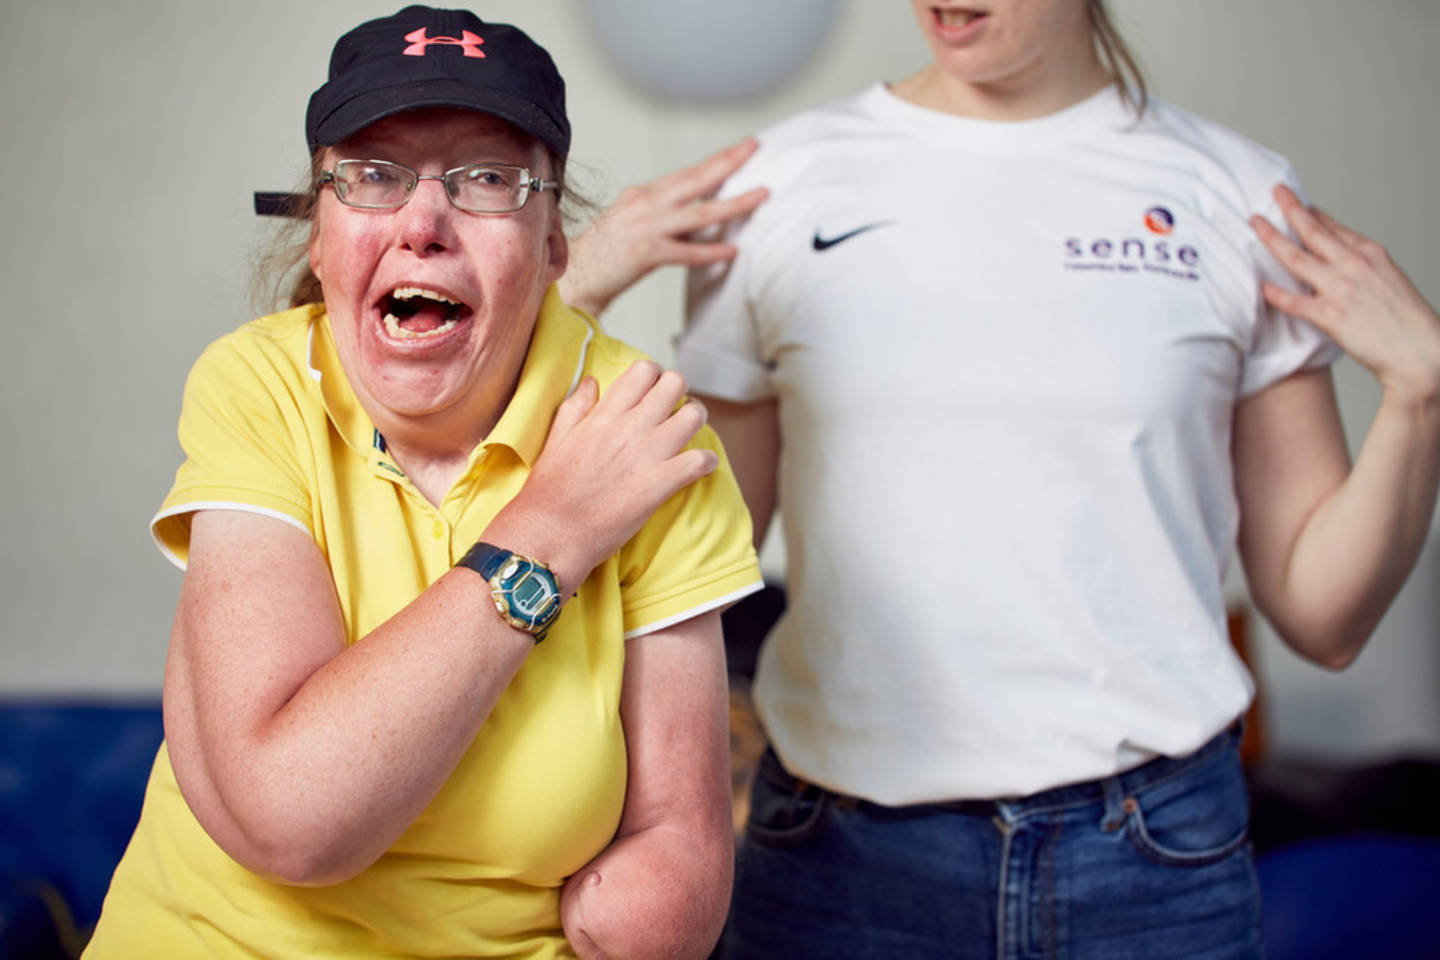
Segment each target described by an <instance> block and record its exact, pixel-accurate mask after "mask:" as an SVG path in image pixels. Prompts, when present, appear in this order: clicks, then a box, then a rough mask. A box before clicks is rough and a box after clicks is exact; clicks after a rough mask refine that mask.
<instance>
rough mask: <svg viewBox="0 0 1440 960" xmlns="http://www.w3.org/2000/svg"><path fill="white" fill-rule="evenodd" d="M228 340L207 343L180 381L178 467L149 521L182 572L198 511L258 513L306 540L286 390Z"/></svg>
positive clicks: (308, 525)
mask: <svg viewBox="0 0 1440 960" xmlns="http://www.w3.org/2000/svg"><path fill="white" fill-rule="evenodd" d="M280 380H281V378H280V377H279V375H278V374H277V373H276V372H275V371H273V370H267V369H266V368H265V366H264V364H263V362H253V361H247V359H246V358H245V357H242V356H241V354H240V351H238V350H237V349H235V348H234V347H233V346H232V345H231V344H230V343H229V341H228V340H224V339H222V340H220V341H218V342H216V343H214V344H212V345H211V346H210V347H209V348H208V349H207V350H206V351H205V353H203V354H202V355H201V356H200V359H199V360H197V361H196V362H195V366H194V367H193V368H191V371H190V376H189V377H188V378H187V379H186V381H185V394H184V400H183V402H182V404H181V410H180V425H179V438H180V446H181V449H182V450H183V451H184V454H185V461H184V462H183V463H182V464H181V465H180V469H179V470H178V471H176V474H175V483H174V485H173V486H172V487H171V488H170V493H169V494H168V495H167V496H166V497H165V500H164V502H163V503H162V504H161V506H160V510H159V512H158V513H156V515H155V518H154V519H153V520H151V522H150V532H151V535H152V536H153V537H154V538H155V543H156V546H158V547H159V548H160V551H161V553H163V554H165V556H166V557H167V558H168V559H169V560H170V561H171V562H172V563H174V564H176V565H177V566H179V567H181V568H183V567H184V566H185V564H186V562H187V561H188V558H189V542H190V518H191V517H192V516H193V515H194V513H195V512H196V511H198V510H206V509H230V510H243V511H246V512H250V513H259V514H263V515H266V516H271V517H275V518H276V519H279V520H282V521H284V522H287V523H290V524H292V525H294V526H296V527H299V528H300V529H302V530H304V531H305V532H306V533H308V534H310V535H311V536H312V537H313V536H314V530H313V529H312V516H313V514H312V510H311V502H312V498H311V495H310V492H309V489H308V487H307V485H306V483H305V481H304V472H303V470H302V469H301V467H300V463H299V460H298V459H297V457H296V452H295V451H296V449H297V448H296V445H295V443H294V440H293V430H292V424H291V422H290V421H291V420H292V419H293V415H291V416H287V414H286V412H285V405H284V402H283V398H284V397H285V396H287V395H288V394H289V393H290V392H291V390H292V389H293V388H291V387H287V386H286V385H284V384H283V383H281V382H280Z"/></svg>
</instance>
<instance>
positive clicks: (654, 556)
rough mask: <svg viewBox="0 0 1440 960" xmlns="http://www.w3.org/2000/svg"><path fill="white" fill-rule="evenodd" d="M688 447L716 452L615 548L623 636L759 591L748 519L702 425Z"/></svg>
mask: <svg viewBox="0 0 1440 960" xmlns="http://www.w3.org/2000/svg"><path fill="white" fill-rule="evenodd" d="M691 446H699V447H706V448H709V449H711V450H714V451H716V452H717V453H719V454H720V466H719V467H717V468H716V469H715V470H714V471H713V472H712V473H711V474H710V475H709V476H706V477H702V478H701V479H699V480H697V481H695V482H694V483H692V484H690V486H688V487H686V488H684V489H683V490H681V491H679V492H678V493H676V494H675V495H674V496H672V497H671V498H670V499H669V500H667V501H665V503H663V504H661V506H660V508H659V509H658V510H656V511H655V513H654V514H653V515H651V517H650V519H649V520H647V521H646V522H645V525H644V526H643V527H641V528H640V530H639V532H638V533H636V534H635V536H634V537H632V538H631V539H630V541H629V542H628V543H626V544H625V546H624V547H623V548H621V550H620V557H619V574H620V592H621V598H622V599H621V613H622V616H623V618H624V623H625V638H626V639H627V640H628V639H631V638H633V637H638V636H642V635H644V634H647V633H652V632H654V631H656V630H662V629H664V628H665V627H668V626H671V625H672V624H676V623H680V622H682V621H684V620H688V619H690V618H691V617H695V616H699V615H700V614H702V613H705V612H707V611H710V610H714V609H716V608H717V607H722V606H726V605H728V604H730V603H733V602H735V601H736V600H739V599H740V598H741V597H744V596H746V595H747V594H750V593H753V592H755V591H756V590H759V589H760V588H761V586H763V581H762V580H761V575H760V565H759V561H758V560H757V559H756V556H755V549H754V547H753V546H752V544H751V528H750V514H749V512H748V511H747V510H746V509H745V502H744V500H743V499H742V498H741V496H740V487H739V485H738V484H737V483H736V482H735V477H734V475H733V474H732V473H731V472H730V464H729V463H728V462H727V461H726V459H725V455H724V451H723V450H722V448H721V446H720V440H719V438H718V437H717V436H716V435H715V432H714V431H713V430H711V429H710V428H709V427H704V428H702V429H701V431H700V433H699V434H698V435H696V437H695V439H694V441H692V442H691Z"/></svg>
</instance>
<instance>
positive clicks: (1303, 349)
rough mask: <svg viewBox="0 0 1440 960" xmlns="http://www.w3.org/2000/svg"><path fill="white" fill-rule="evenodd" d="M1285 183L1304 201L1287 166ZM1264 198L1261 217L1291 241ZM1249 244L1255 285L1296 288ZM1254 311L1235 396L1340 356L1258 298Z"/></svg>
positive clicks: (1325, 340)
mask: <svg viewBox="0 0 1440 960" xmlns="http://www.w3.org/2000/svg"><path fill="white" fill-rule="evenodd" d="M1284 181H1285V184H1286V185H1287V186H1289V187H1290V188H1291V189H1292V190H1294V191H1295V192H1296V194H1297V195H1301V196H1303V194H1301V193H1300V185H1299V182H1298V180H1297V179H1296V177H1295V172H1294V171H1293V170H1291V169H1289V168H1288V167H1287V168H1286V170H1285V175H1284ZM1265 196H1266V197H1267V201H1266V202H1265V204H1264V205H1263V206H1262V207H1261V209H1260V210H1259V213H1260V215H1261V216H1263V217H1265V218H1266V219H1267V220H1269V221H1270V222H1271V223H1273V224H1275V226H1276V227H1277V228H1279V229H1280V230H1282V231H1284V233H1285V235H1286V236H1288V237H1290V238H1291V239H1292V240H1294V239H1296V238H1295V233H1294V231H1293V230H1291V229H1290V227H1289V226H1288V225H1287V224H1286V222H1285V216H1284V214H1282V213H1281V212H1280V205H1279V204H1277V203H1276V202H1275V200H1274V198H1273V197H1272V196H1271V195H1270V193H1269V188H1268V186H1267V188H1266V194H1265ZM1252 243H1253V246H1254V249H1255V251H1256V256H1255V270H1256V273H1257V275H1258V279H1259V281H1260V282H1265V281H1269V282H1271V283H1275V284H1278V285H1279V286H1282V287H1285V288H1287V289H1290V290H1296V289H1299V284H1298V282H1297V281H1296V280H1295V278H1294V277H1292V276H1291V275H1290V273H1289V271H1287V270H1286V269H1285V268H1284V267H1283V266H1281V265H1280V262H1279V261H1278V260H1276V259H1275V257H1274V256H1273V255H1272V254H1271V253H1270V251H1269V250H1267V249H1265V245H1264V244H1262V243H1261V242H1260V241H1259V240H1258V239H1252ZM1257 290H1258V285H1257ZM1256 309H1257V311H1258V315H1257V318H1256V323H1255V330H1254V337H1253V339H1252V340H1251V344H1250V350H1249V352H1248V353H1247V354H1246V355H1245V358H1244V364H1243V367H1242V369H1241V373H1240V396H1242V397H1248V396H1250V395H1251V394H1254V393H1258V392H1260V391H1261V390H1264V389H1265V388H1266V387H1268V386H1271V385H1272V384H1275V383H1277V382H1279V381H1280V380H1283V379H1285V378H1286V377H1288V376H1290V375H1291V374H1292V373H1297V372H1299V371H1301V370H1313V369H1318V368H1321V367H1325V366H1328V365H1330V364H1332V363H1334V362H1335V361H1336V360H1337V359H1339V357H1340V356H1341V353H1342V351H1341V350H1340V348H1339V347H1338V346H1336V345H1335V342H1334V341H1332V340H1331V339H1330V338H1329V337H1327V336H1326V335H1325V334H1324V333H1321V332H1320V330H1318V329H1317V328H1316V327H1315V326H1313V325H1312V324H1311V323H1310V322H1309V321H1307V320H1302V319H1300V318H1299V317H1294V316H1291V315H1290V314H1288V313H1281V312H1280V311H1278V310H1276V309H1275V308H1273V307H1271V306H1270V305H1269V304H1268V303H1266V302H1265V300H1264V298H1263V297H1259V296H1257V304H1256Z"/></svg>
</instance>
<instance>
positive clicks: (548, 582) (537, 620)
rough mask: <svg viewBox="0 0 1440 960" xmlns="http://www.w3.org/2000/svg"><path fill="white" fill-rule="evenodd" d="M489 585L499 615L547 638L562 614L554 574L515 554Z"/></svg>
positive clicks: (540, 565) (523, 628)
mask: <svg viewBox="0 0 1440 960" xmlns="http://www.w3.org/2000/svg"><path fill="white" fill-rule="evenodd" d="M490 583H491V592H492V593H493V594H494V596H495V603H496V608H497V609H499V610H500V615H501V616H502V617H504V618H505V619H506V620H508V621H509V622H510V623H511V624H512V625H513V626H516V627H519V628H520V629H522V630H528V631H529V632H531V633H534V634H536V635H537V636H544V634H545V630H546V628H547V627H548V626H549V625H550V622H551V621H552V620H554V619H555V617H556V616H558V615H559V613H560V606H561V604H560V591H559V587H558V586H557V584H556V583H555V575H554V574H552V573H551V572H550V570H549V568H547V567H546V566H545V565H544V564H542V563H539V562H538V561H535V560H532V559H530V558H529V557H523V556H520V555H518V554H516V555H512V556H511V557H510V558H509V559H508V560H507V561H506V562H505V565H504V566H503V567H502V568H501V569H500V571H499V572H498V573H496V574H495V576H494V577H493V578H492V579H491V581H490Z"/></svg>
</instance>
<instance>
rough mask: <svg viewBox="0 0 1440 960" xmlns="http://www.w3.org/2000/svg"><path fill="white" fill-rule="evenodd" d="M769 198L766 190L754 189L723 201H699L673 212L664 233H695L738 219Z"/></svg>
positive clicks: (764, 188) (762, 188)
mask: <svg viewBox="0 0 1440 960" xmlns="http://www.w3.org/2000/svg"><path fill="white" fill-rule="evenodd" d="M769 196H770V191H769V189H768V188H766V187H755V188H753V189H750V190H746V191H745V192H744V193H742V194H739V195H738V196H734V197H727V198H726V199H724V200H701V201H697V202H695V203H690V204H686V205H685V206H683V207H679V208H678V209H676V210H675V213H674V216H672V217H671V218H670V222H669V223H668V224H666V228H667V229H666V232H667V233H671V234H689V233H695V232H696V231H698V230H704V229H706V228H707V227H713V226H715V225H716V224H720V223H726V222H728V221H730V220H735V219H738V218H739V217H743V216H746V215H748V214H750V213H752V212H753V211H754V210H755V208H756V207H758V206H760V204H762V203H764V202H765V200H766V199H767V198H769Z"/></svg>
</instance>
